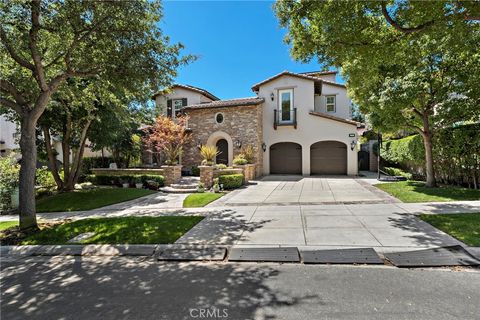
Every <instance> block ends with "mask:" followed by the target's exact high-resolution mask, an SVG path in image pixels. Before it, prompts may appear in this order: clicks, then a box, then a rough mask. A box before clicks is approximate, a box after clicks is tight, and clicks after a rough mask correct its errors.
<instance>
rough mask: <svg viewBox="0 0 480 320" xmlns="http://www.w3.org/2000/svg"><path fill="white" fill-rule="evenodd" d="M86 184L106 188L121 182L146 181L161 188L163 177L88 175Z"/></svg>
mask: <svg viewBox="0 0 480 320" xmlns="http://www.w3.org/2000/svg"><path fill="white" fill-rule="evenodd" d="M85 180H86V181H88V182H91V183H93V184H96V185H107V186H109V185H110V186H111V185H114V186H119V185H121V184H122V182H125V183H140V182H141V183H143V184H145V185H146V184H147V182H148V181H154V182H155V183H157V184H158V187H163V185H164V181H165V179H164V177H163V176H159V175H153V174H144V175H123V176H114V175H106V174H101V175H100V174H99V175H94V174H90V175H88V176H87V177H86V179H85ZM157 189H158V188H157Z"/></svg>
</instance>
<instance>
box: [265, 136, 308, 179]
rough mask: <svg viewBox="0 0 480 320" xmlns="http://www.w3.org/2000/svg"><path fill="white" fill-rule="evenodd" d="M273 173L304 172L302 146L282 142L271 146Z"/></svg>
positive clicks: (271, 169)
mask: <svg viewBox="0 0 480 320" xmlns="http://www.w3.org/2000/svg"><path fill="white" fill-rule="evenodd" d="M270 173H271V174H302V146H301V145H299V144H298V143H293V142H280V143H275V144H273V145H272V146H270Z"/></svg>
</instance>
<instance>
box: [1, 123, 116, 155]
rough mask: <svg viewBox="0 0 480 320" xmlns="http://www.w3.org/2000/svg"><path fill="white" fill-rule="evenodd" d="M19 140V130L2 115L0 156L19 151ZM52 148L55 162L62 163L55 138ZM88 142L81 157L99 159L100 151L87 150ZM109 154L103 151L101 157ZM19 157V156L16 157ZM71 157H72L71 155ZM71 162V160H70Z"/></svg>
mask: <svg viewBox="0 0 480 320" xmlns="http://www.w3.org/2000/svg"><path fill="white" fill-rule="evenodd" d="M19 138H20V136H19V130H18V129H17V124H16V123H14V122H12V121H10V120H8V119H7V118H6V117H5V116H4V115H0V156H1V157H4V156H7V155H9V154H11V153H12V152H15V151H20V146H19V145H18V143H17V141H18V139H19ZM52 145H53V148H54V149H55V150H56V151H57V153H58V154H57V160H58V161H60V162H62V163H63V153H62V144H61V142H60V141H59V140H58V139H57V138H56V137H52ZM89 145H90V141H88V140H87V141H86V146H85V150H84V153H83V156H84V157H85V158H88V157H101V156H102V152H101V151H92V149H90V148H89ZM110 155H111V153H110V152H109V151H108V150H105V152H104V153H103V156H110ZM17 156H19V155H17ZM71 157H73V155H71ZM70 160H72V159H70Z"/></svg>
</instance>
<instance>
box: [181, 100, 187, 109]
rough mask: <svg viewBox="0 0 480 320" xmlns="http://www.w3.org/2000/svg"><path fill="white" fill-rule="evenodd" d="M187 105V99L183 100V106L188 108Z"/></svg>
mask: <svg viewBox="0 0 480 320" xmlns="http://www.w3.org/2000/svg"><path fill="white" fill-rule="evenodd" d="M186 105H187V98H182V106H184V107H185V106H186Z"/></svg>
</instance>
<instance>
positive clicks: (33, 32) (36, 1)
mask: <svg viewBox="0 0 480 320" xmlns="http://www.w3.org/2000/svg"><path fill="white" fill-rule="evenodd" d="M31 9H32V15H31V19H32V27H31V28H30V32H29V37H30V41H29V47H30V51H31V54H32V59H33V62H34V64H35V71H36V72H34V75H35V76H36V77H35V78H36V80H37V82H38V85H39V86H40V89H42V91H47V90H48V89H49V87H48V84H47V81H46V80H45V71H44V69H43V65H42V57H41V55H40V53H39V52H38V48H37V40H38V31H39V30H40V0H33V1H32V3H31Z"/></svg>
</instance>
